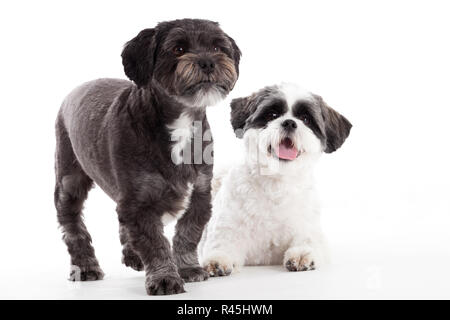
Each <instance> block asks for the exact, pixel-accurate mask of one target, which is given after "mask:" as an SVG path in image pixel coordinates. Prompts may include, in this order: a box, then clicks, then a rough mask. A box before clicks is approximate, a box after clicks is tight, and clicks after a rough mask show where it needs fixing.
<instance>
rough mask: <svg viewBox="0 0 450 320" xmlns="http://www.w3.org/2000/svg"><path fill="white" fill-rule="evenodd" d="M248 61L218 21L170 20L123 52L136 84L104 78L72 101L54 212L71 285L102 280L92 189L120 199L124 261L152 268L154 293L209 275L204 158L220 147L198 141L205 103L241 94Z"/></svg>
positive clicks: (65, 109)
mask: <svg viewBox="0 0 450 320" xmlns="http://www.w3.org/2000/svg"><path fill="white" fill-rule="evenodd" d="M185 55H186V56H187V55H189V57H188V58H186V57H184V56H185ZM239 57H240V51H239V49H238V48H237V46H236V44H235V43H234V41H233V39H231V38H230V37H228V36H227V35H226V34H225V33H223V31H222V30H221V29H220V28H219V26H218V24H217V23H214V22H211V21H206V20H191V19H185V20H176V21H170V22H163V23H160V24H159V25H158V26H157V27H156V28H153V29H146V30H143V31H141V32H140V33H139V34H138V35H137V36H136V37H135V38H134V39H132V40H131V41H130V42H128V43H127V44H126V46H125V48H124V50H123V53H122V58H123V60H122V61H123V65H124V68H125V73H126V74H127V76H128V77H129V78H130V79H131V80H132V81H133V82H134V83H133V82H130V81H126V80H119V79H100V80H95V81H91V82H88V83H85V84H83V85H81V86H80V87H78V88H76V89H75V90H74V91H73V92H72V93H70V94H69V95H68V97H67V98H66V99H65V100H64V102H63V104H62V106H61V109H60V111H59V114H58V117H57V120H56V139H57V144H56V165H55V169H56V187H55V206H56V209H57V214H58V215H57V216H58V221H59V223H60V225H61V227H62V230H63V234H64V236H63V239H64V241H65V243H66V245H67V247H68V251H69V254H70V257H71V264H72V273H71V276H70V279H71V280H82V281H84V280H98V279H102V278H103V272H102V270H101V269H100V266H99V263H98V261H97V259H96V257H95V253H94V248H93V247H92V245H91V237H90V235H89V233H88V231H87V229H86V226H85V225H84V223H83V218H82V207H83V202H84V201H85V200H86V197H87V194H88V191H89V189H90V188H91V187H92V185H93V183H96V184H97V185H98V186H100V187H101V188H102V189H103V190H104V191H105V192H106V193H107V194H108V195H109V196H110V197H111V198H112V199H113V200H114V201H115V202H116V203H117V214H118V216H119V222H120V240H121V243H122V245H123V263H124V264H125V265H126V266H129V267H132V268H133V269H136V270H145V272H146V285H145V286H146V290H147V292H148V294H158V295H159V294H175V293H181V292H184V289H183V284H184V281H183V279H184V280H185V281H202V280H206V279H207V277H208V275H207V273H206V272H205V271H203V270H202V268H201V267H200V265H199V263H198V259H197V244H198V242H199V240H200V237H201V234H202V231H203V228H204V226H205V224H206V223H207V222H208V220H209V218H210V211H211V203H210V202H211V201H210V200H211V177H212V162H211V161H205V159H203V155H204V152H205V151H208V150H210V149H211V148H212V141H211V139H209V140H210V141H208V143H206V144H205V143H204V144H202V147H201V148H192V145H193V143H191V140H193V139H194V138H195V136H196V132H197V131H198V130H197V129H200V131H201V132H205V133H206V132H208V131H209V124H208V121H207V119H206V115H205V106H206V105H209V104H211V103H212V102H216V101H217V100H218V99H221V98H223V97H225V96H226V95H227V94H228V93H229V91H230V90H231V89H232V88H233V86H234V84H235V82H236V80H237V77H238V64H239ZM187 61H188V62H187ZM205 63H206V64H205ZM193 123H195V125H196V129H195V128H194V126H193ZM201 138H202V137H200V139H201ZM208 148H209V149H208ZM188 151H189V152H188ZM183 153H186V154H189V155H192V157H193V158H194V159H195V160H198V159H200V161H189V160H190V159H184V155H183ZM180 159H181V161H178V160H180ZM174 160H176V161H174ZM183 160H186V161H183ZM170 218H172V219H179V220H178V222H177V225H176V235H175V237H174V239H173V248H171V247H170V244H169V241H168V240H167V239H166V238H165V236H164V234H163V226H164V222H166V221H168V220H170Z"/></svg>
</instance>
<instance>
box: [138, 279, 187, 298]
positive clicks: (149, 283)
mask: <svg viewBox="0 0 450 320" xmlns="http://www.w3.org/2000/svg"><path fill="white" fill-rule="evenodd" d="M145 288H146V290H147V294H149V295H151V296H155V295H169V294H178V293H183V292H186V291H185V290H184V281H183V279H181V278H180V276H179V275H178V274H165V275H161V276H159V275H158V276H150V277H147V279H146V281H145Z"/></svg>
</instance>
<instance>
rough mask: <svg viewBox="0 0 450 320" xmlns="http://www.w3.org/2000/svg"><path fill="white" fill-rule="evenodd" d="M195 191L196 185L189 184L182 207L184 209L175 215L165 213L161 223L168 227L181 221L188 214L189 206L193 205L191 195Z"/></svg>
mask: <svg viewBox="0 0 450 320" xmlns="http://www.w3.org/2000/svg"><path fill="white" fill-rule="evenodd" d="M193 189H194V185H193V184H192V183H188V186H187V191H186V195H185V196H184V198H183V200H182V203H181V207H182V209H181V210H179V211H178V212H175V213H164V214H163V216H162V217H161V221H162V223H163V224H164V225H167V224H169V223H171V222H173V221H175V220H179V219H181V217H183V215H184V213H185V212H186V209H187V208H188V207H189V204H190V203H191V195H192V190H193Z"/></svg>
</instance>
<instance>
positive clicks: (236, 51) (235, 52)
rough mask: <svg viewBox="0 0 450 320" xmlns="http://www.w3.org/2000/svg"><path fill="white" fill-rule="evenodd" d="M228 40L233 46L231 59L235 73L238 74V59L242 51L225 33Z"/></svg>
mask: <svg viewBox="0 0 450 320" xmlns="http://www.w3.org/2000/svg"><path fill="white" fill-rule="evenodd" d="M227 38H228V40H230V42H231V46H232V47H233V60H234V65H235V69H236V72H237V74H239V61H240V60H241V56H242V52H241V50H240V49H239V47H238V46H237V44H236V42H235V41H234V39H233V38H232V37H230V36H228V35H227Z"/></svg>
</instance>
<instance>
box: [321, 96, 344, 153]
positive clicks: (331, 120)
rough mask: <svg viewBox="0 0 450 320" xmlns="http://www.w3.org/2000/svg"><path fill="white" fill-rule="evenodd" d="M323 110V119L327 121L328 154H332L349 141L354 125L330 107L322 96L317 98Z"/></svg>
mask: <svg viewBox="0 0 450 320" xmlns="http://www.w3.org/2000/svg"><path fill="white" fill-rule="evenodd" d="M316 98H317V99H318V101H319V103H320V107H321V109H322V115H323V119H324V121H325V134H326V138H327V145H326V147H325V150H324V151H325V152H326V153H332V152H334V151H336V150H337V149H339V148H340V147H341V146H342V144H343V143H344V141H345V139H347V137H348V135H349V134H350V130H351V128H352V124H351V123H350V121H348V120H347V119H346V118H345V117H344V116H343V115H341V114H339V113H338V112H337V111H335V110H334V109H333V108H331V107H329V106H328V105H327V104H326V102H325V101H324V100H323V99H322V97H320V96H316Z"/></svg>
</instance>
